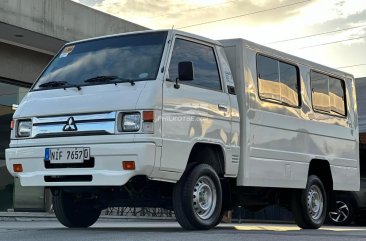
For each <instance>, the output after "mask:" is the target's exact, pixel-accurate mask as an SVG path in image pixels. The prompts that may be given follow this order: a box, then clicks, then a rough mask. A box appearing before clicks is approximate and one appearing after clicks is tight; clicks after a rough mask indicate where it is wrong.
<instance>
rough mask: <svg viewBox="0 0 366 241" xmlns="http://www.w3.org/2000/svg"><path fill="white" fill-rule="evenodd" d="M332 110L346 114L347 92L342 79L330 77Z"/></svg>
mask: <svg viewBox="0 0 366 241" xmlns="http://www.w3.org/2000/svg"><path fill="white" fill-rule="evenodd" d="M329 97H330V110H331V111H332V112H334V113H337V114H340V115H343V116H345V115H346V107H345V93H344V83H343V81H342V80H340V79H336V78H329Z"/></svg>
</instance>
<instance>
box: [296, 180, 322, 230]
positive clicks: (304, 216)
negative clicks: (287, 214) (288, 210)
mask: <svg viewBox="0 0 366 241" xmlns="http://www.w3.org/2000/svg"><path fill="white" fill-rule="evenodd" d="M291 201H292V203H291V206H292V212H293V214H294V217H295V221H296V224H297V225H298V226H299V227H300V228H302V229H318V228H320V227H321V226H322V225H323V223H324V220H325V218H326V216H327V201H328V200H327V194H326V191H325V188H324V185H323V183H322V181H321V180H320V179H319V178H318V177H317V176H315V175H311V176H309V177H308V182H307V185H306V188H305V189H304V190H297V191H294V192H293V195H292V200H291Z"/></svg>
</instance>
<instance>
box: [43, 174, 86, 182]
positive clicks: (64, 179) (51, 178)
mask: <svg viewBox="0 0 366 241" xmlns="http://www.w3.org/2000/svg"><path fill="white" fill-rule="evenodd" d="M92 180H93V176H92V175H72V176H56V175H55V176H45V177H44V181H45V182H91V181H92Z"/></svg>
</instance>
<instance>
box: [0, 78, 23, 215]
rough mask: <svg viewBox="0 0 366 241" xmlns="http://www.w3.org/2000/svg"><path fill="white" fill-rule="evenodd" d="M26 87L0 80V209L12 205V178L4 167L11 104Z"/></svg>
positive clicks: (17, 101)
mask: <svg viewBox="0 0 366 241" xmlns="http://www.w3.org/2000/svg"><path fill="white" fill-rule="evenodd" d="M27 92H28V88H25V87H21V86H16V85H12V84H8V83H4V82H0V211H4V210H7V209H8V208H12V207H13V187H14V185H13V182H14V178H13V176H11V175H10V174H9V172H8V170H7V169H6V164H5V149H6V148H8V147H9V142H10V122H11V119H12V117H13V114H14V110H13V108H12V106H13V105H18V104H19V103H20V102H21V101H22V99H23V97H24V96H25V95H26V94H27Z"/></svg>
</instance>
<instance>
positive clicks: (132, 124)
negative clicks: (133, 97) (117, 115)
mask: <svg viewBox="0 0 366 241" xmlns="http://www.w3.org/2000/svg"><path fill="white" fill-rule="evenodd" d="M140 124H141V115H140V113H130V114H124V115H123V117H122V131H138V130H140Z"/></svg>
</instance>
